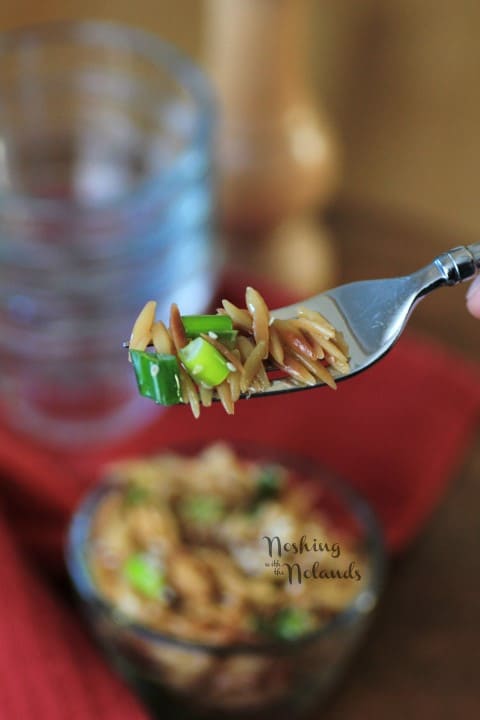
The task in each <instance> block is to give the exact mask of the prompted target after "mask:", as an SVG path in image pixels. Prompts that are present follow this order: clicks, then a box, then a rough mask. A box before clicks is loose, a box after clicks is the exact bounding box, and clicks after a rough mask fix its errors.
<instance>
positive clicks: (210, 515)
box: [180, 495, 225, 525]
mask: <svg viewBox="0 0 480 720" xmlns="http://www.w3.org/2000/svg"><path fill="white" fill-rule="evenodd" d="M224 513H225V508H224V506H223V503H222V501H221V500H220V498H218V497H216V496H214V495H194V496H191V497H189V498H185V500H183V502H182V504H181V506H180V514H181V515H182V517H183V518H184V519H185V520H187V521H190V522H193V523H199V524H201V525H212V524H213V523H216V522H218V521H219V520H221V518H222V517H223V515H224Z"/></svg>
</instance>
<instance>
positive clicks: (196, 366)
mask: <svg viewBox="0 0 480 720" xmlns="http://www.w3.org/2000/svg"><path fill="white" fill-rule="evenodd" d="M178 355H179V357H180V360H181V361H182V363H183V365H184V366H185V368H186V369H187V370H188V372H189V374H190V375H191V376H192V377H193V379H194V380H196V382H198V383H203V384H204V385H206V386H208V387H214V386H215V385H220V383H222V382H223V381H224V380H225V378H226V377H227V376H228V375H229V373H230V370H229V368H228V361H227V360H226V359H225V358H224V357H223V355H222V354H221V353H220V352H218V350H217V349H216V348H214V347H213V345H210V343H209V342H207V341H206V340H204V339H203V338H201V337H198V338H195V340H192V341H191V342H189V343H188V345H185V347H184V348H182V349H181V350H179V351H178Z"/></svg>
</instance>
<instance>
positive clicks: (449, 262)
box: [433, 243, 480, 285]
mask: <svg viewBox="0 0 480 720" xmlns="http://www.w3.org/2000/svg"><path fill="white" fill-rule="evenodd" d="M433 262H434V265H435V266H436V268H437V270H439V271H440V273H441V275H442V277H443V280H444V284H445V285H457V284H458V283H461V282H464V281H465V280H470V279H471V278H473V277H474V276H475V275H476V274H477V272H478V271H479V270H480V243H474V244H473V245H466V246H465V245H460V246H459V247H455V248H452V250H448V251H447V252H444V253H442V254H441V255H439V256H438V257H437V258H435V260H434V261H433Z"/></svg>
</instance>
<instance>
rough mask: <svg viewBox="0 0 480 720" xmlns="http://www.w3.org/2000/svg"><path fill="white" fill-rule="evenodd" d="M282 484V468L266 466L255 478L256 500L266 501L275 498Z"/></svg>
mask: <svg viewBox="0 0 480 720" xmlns="http://www.w3.org/2000/svg"><path fill="white" fill-rule="evenodd" d="M282 484H283V472H282V468H280V467H277V466H275V465H266V466H265V467H263V468H262V470H261V472H260V475H259V476H258V478H257V499H258V500H266V499H268V498H274V497H277V495H278V493H279V492H280V490H281V488H282Z"/></svg>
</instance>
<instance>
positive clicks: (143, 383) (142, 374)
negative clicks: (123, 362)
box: [130, 350, 182, 405]
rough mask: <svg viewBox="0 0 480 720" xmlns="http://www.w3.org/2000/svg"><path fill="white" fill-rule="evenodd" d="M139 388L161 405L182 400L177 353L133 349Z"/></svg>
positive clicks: (132, 356) (131, 352) (133, 360)
mask: <svg viewBox="0 0 480 720" xmlns="http://www.w3.org/2000/svg"><path fill="white" fill-rule="evenodd" d="M130 355H131V358H132V364H133V367H134V370H135V376H136V378H137V385H138V390H139V392H140V394H141V395H143V396H144V397H148V398H151V399H152V400H154V401H155V402H156V403H158V404H160V405H176V404H177V403H180V402H182V395H181V391H180V372H179V367H178V360H177V358H176V357H175V355H160V354H158V353H148V352H145V351H141V350H131V351H130Z"/></svg>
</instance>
